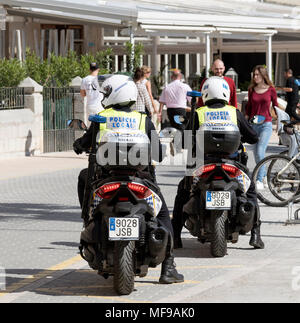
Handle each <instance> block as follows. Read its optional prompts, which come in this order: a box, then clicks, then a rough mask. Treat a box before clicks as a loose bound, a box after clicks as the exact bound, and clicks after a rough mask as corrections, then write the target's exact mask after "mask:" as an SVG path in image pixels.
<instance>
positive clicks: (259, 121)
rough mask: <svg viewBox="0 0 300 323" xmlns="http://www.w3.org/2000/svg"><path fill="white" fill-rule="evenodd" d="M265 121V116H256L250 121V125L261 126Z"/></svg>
mask: <svg viewBox="0 0 300 323" xmlns="http://www.w3.org/2000/svg"><path fill="white" fill-rule="evenodd" d="M265 120H266V117H265V116H262V115H259V114H257V115H255V116H254V117H253V118H251V119H250V123H252V124H257V125H260V124H263V123H264V122H265Z"/></svg>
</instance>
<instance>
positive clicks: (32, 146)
mask: <svg viewBox="0 0 300 323" xmlns="http://www.w3.org/2000/svg"><path fill="white" fill-rule="evenodd" d="M19 86H20V87H24V91H25V103H24V106H25V108H24V109H16V110H1V111H0V152H1V153H0V159H3V158H14V157H20V156H32V155H36V154H40V153H41V152H42V151H43V95H42V91H43V87H42V86H40V85H39V84H37V83H36V82H35V81H33V80H32V79H30V78H27V79H25V80H24V81H22V82H21V84H20V85H19Z"/></svg>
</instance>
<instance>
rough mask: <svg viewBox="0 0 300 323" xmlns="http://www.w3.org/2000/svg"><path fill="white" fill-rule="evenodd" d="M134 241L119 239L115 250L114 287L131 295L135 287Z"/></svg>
mask: <svg viewBox="0 0 300 323" xmlns="http://www.w3.org/2000/svg"><path fill="white" fill-rule="evenodd" d="M134 250H135V242H134V241H117V242H115V250H114V289H115V291H116V292H117V293H118V294H119V295H129V294H130V293H131V292H132V291H133V289H134V276H135V274H134V259H135V255H134Z"/></svg>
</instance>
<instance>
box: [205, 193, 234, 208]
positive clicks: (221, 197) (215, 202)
mask: <svg viewBox="0 0 300 323" xmlns="http://www.w3.org/2000/svg"><path fill="white" fill-rule="evenodd" d="M206 209H208V210H229V209H231V193H230V192H227V191H225V192H224V191H214V192H213V191H207V192H206Z"/></svg>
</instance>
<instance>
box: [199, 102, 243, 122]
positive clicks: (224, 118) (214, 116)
mask: <svg viewBox="0 0 300 323" xmlns="http://www.w3.org/2000/svg"><path fill="white" fill-rule="evenodd" d="M196 112H197V114H198V119H199V126H201V125H203V124H204V123H214V122H215V123H220V122H221V123H223V122H224V123H231V124H235V125H237V113H236V108H235V107H233V106H231V105H225V106H224V107H223V108H218V109H214V108H209V107H208V106H204V107H200V108H198V109H197V110H196Z"/></svg>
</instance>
